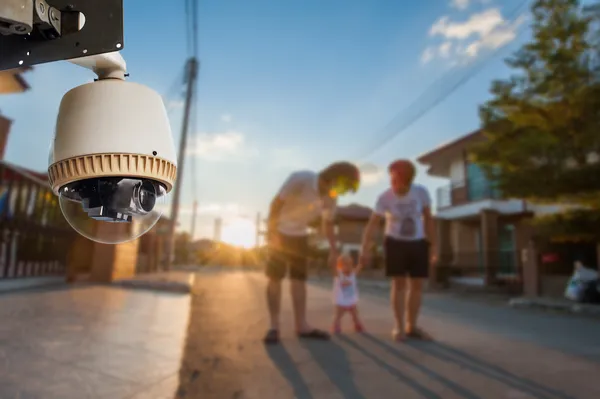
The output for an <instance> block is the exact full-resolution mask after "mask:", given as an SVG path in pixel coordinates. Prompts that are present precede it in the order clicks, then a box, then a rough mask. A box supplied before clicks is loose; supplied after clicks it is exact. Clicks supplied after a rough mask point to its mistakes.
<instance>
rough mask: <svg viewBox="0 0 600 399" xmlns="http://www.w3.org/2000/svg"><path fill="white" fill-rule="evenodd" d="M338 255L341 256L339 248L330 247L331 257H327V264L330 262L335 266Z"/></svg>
mask: <svg viewBox="0 0 600 399" xmlns="http://www.w3.org/2000/svg"><path fill="white" fill-rule="evenodd" d="M338 256H339V253H338V251H337V249H335V248H332V249H330V250H329V258H328V259H327V264H329V266H330V267H332V268H335V266H336V263H337V259H338Z"/></svg>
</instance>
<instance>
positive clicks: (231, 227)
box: [221, 218, 256, 248]
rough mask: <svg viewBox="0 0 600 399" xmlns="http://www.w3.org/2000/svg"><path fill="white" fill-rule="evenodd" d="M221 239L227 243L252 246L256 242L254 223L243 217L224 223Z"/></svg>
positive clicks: (246, 246)
mask: <svg viewBox="0 0 600 399" xmlns="http://www.w3.org/2000/svg"><path fill="white" fill-rule="evenodd" d="M221 239H222V240H223V242H226V243H227V244H231V245H235V246H238V247H243V248H252V247H253V246H254V244H255V243H256V225H255V223H254V222H252V221H250V220H248V219H245V218H235V219H233V220H230V221H228V222H226V223H225V225H224V226H223V231H222V234H221Z"/></svg>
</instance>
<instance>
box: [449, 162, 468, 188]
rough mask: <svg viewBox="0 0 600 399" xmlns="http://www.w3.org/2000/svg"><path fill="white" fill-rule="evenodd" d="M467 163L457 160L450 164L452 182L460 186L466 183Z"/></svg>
mask: <svg viewBox="0 0 600 399" xmlns="http://www.w3.org/2000/svg"><path fill="white" fill-rule="evenodd" d="M465 177H466V176H465V163H464V160H463V159H462V158H456V159H454V160H453V161H452V162H451V163H450V182H451V183H453V184H456V185H459V186H462V185H464V182H465Z"/></svg>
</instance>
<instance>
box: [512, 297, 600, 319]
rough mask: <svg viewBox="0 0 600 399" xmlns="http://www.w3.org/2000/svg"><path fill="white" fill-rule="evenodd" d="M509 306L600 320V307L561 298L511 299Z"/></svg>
mask: <svg viewBox="0 0 600 399" xmlns="http://www.w3.org/2000/svg"><path fill="white" fill-rule="evenodd" d="M509 305H510V306H512V307H514V308H521V309H542V310H551V311H559V312H566V313H573V314H579V315H585V316H592V317H598V318H600V305H592V304H587V303H577V302H573V301H569V300H568V299H562V298H524V297H521V298H513V299H511V300H510V302H509Z"/></svg>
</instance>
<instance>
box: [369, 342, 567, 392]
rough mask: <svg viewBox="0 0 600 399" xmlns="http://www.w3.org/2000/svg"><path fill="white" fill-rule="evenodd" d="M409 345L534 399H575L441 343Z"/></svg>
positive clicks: (413, 343) (381, 343) (412, 343)
mask: <svg viewBox="0 0 600 399" xmlns="http://www.w3.org/2000/svg"><path fill="white" fill-rule="evenodd" d="M372 339H373V341H374V342H377V341H379V344H380V345H383V346H387V345H386V344H385V342H383V341H380V340H379V339H378V338H375V337H372ZM407 345H410V347H411V348H415V349H417V350H420V351H421V352H423V353H426V354H427V355H430V356H433V357H437V358H438V359H440V360H444V361H446V362H449V363H454V364H456V365H458V366H459V367H461V368H463V369H466V370H469V371H471V372H473V373H476V374H480V375H482V376H484V377H487V378H490V379H492V380H496V381H498V382H500V383H502V384H505V385H508V386H510V387H511V388H513V389H516V390H519V391H522V392H523V393H526V394H528V395H531V396H532V397H535V398H539V399H554V398H560V399H575V398H574V397H572V396H569V395H567V394H565V393H564V392H561V391H557V390H555V389H553V388H549V387H547V386H544V385H541V384H539V383H537V382H535V381H532V380H529V379H526V378H523V377H520V376H518V375H516V374H514V373H511V372H510V371H507V370H505V369H503V368H501V367H499V366H496V365H494V364H490V363H487V362H485V361H484V360H481V359H479V358H476V357H475V356H473V355H470V354H468V353H466V352H463V351H460V350H458V349H456V348H453V347H451V346H449V345H445V344H442V343H439V342H433V341H430V342H427V341H408V342H407Z"/></svg>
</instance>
